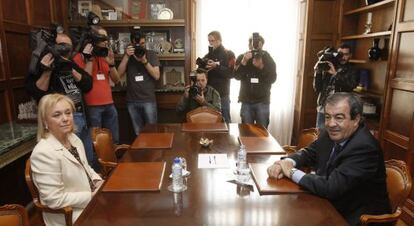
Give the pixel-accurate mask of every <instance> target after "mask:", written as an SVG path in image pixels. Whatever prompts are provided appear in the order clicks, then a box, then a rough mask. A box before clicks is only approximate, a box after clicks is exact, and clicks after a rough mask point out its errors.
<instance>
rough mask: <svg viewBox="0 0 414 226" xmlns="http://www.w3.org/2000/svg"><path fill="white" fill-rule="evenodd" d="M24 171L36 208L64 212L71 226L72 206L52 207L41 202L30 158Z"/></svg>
mask: <svg viewBox="0 0 414 226" xmlns="http://www.w3.org/2000/svg"><path fill="white" fill-rule="evenodd" d="M24 173H25V179H26V184H27V187H29V191H30V193H31V194H32V198H33V204H34V205H35V206H36V208H38V209H39V210H40V211H42V212H48V213H61V214H64V215H65V222H66V226H71V225H72V212H73V211H72V207H69V206H67V207H64V208H60V209H51V208H49V207H47V206H45V205H43V204H41V203H40V199H39V191H38V190H37V187H36V186H35V184H34V183H33V178H32V169H31V167H30V159H28V160H27V161H26V170H25V172H24Z"/></svg>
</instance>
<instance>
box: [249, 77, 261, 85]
mask: <svg viewBox="0 0 414 226" xmlns="http://www.w3.org/2000/svg"><path fill="white" fill-rule="evenodd" d="M250 83H256V84H257V83H259V78H250Z"/></svg>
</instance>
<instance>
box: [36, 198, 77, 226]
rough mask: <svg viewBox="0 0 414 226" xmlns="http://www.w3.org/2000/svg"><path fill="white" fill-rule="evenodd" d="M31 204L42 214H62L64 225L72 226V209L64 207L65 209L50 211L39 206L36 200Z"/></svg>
mask: <svg viewBox="0 0 414 226" xmlns="http://www.w3.org/2000/svg"><path fill="white" fill-rule="evenodd" d="M33 203H34V204H35V206H36V208H39V209H40V210H41V211H43V212H48V213H62V214H64V215H65V222H66V225H69V226H71V225H72V213H73V209H72V207H70V206H66V207H63V208H59V209H51V208H49V207H47V206H45V205H43V204H41V203H40V202H39V201H38V200H34V202H33Z"/></svg>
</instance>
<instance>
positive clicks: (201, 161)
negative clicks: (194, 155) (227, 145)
mask: <svg viewBox="0 0 414 226" xmlns="http://www.w3.org/2000/svg"><path fill="white" fill-rule="evenodd" d="M229 167H230V164H229V160H228V158H227V154H198V168H199V169H202V168H229Z"/></svg>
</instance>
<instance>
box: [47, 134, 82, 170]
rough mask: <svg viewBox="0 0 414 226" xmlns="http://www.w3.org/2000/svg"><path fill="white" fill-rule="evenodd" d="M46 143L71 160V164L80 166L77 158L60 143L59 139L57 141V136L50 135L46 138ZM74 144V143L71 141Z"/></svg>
mask: <svg viewBox="0 0 414 226" xmlns="http://www.w3.org/2000/svg"><path fill="white" fill-rule="evenodd" d="M46 141H47V142H48V143H49V144H50V145H52V147H53V149H54V150H55V151H59V152H61V153H62V155H63V156H64V157H65V158H67V159H69V160H70V161H71V162H73V163H75V164H77V165H80V164H79V162H78V160H76V158H75V157H74V156H73V155H72V154H71V153H70V152H69V151H68V150H67V149H66V148H65V147H64V146H63V145H62V144H61V143H60V142H59V141H58V139H56V137H55V136H53V135H52V134H50V133H49V135H48V137H47V138H46ZM71 143H72V141H71Z"/></svg>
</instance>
